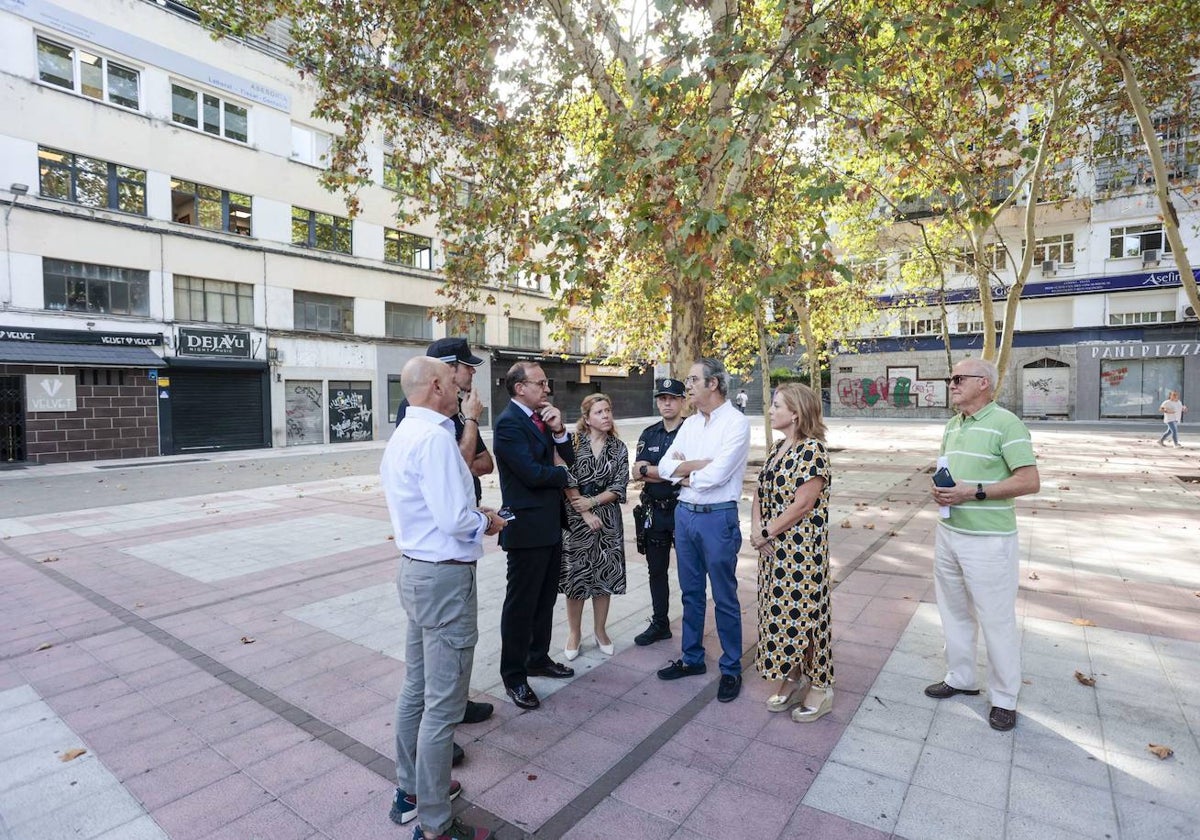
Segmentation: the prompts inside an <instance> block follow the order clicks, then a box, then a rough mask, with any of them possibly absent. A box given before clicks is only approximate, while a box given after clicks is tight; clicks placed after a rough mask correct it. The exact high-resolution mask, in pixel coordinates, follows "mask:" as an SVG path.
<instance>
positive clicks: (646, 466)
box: [638, 464, 650, 478]
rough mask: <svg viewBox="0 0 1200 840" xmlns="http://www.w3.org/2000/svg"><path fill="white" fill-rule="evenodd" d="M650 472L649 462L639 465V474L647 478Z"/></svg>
mask: <svg viewBox="0 0 1200 840" xmlns="http://www.w3.org/2000/svg"><path fill="white" fill-rule="evenodd" d="M649 472H650V465H649V464H642V465H641V466H640V467H638V475H640V476H641V477H642V478H645V477H646V474H647V473H649Z"/></svg>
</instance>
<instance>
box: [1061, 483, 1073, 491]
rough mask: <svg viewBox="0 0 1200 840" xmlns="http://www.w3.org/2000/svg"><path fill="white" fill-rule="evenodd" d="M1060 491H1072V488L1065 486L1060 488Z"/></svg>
mask: <svg viewBox="0 0 1200 840" xmlns="http://www.w3.org/2000/svg"><path fill="white" fill-rule="evenodd" d="M1058 489H1059V490H1070V489H1071V488H1070V487H1068V486H1067V485H1065V484H1064V485H1063V486H1062V487H1059V488H1058Z"/></svg>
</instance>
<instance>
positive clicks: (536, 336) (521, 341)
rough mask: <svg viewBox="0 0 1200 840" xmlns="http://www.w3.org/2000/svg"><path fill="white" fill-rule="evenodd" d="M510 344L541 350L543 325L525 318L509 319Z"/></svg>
mask: <svg viewBox="0 0 1200 840" xmlns="http://www.w3.org/2000/svg"><path fill="white" fill-rule="evenodd" d="M508 346H509V347H520V348H522V349H524V350H539V349H541V346H542V325H541V323H540V322H538V321H529V320H526V319H525V318H509V319H508Z"/></svg>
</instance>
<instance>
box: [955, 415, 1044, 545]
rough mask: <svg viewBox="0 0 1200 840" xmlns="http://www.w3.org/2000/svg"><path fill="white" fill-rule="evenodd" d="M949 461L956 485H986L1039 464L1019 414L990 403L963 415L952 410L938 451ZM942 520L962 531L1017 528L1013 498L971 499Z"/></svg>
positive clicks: (1002, 531)
mask: <svg viewBox="0 0 1200 840" xmlns="http://www.w3.org/2000/svg"><path fill="white" fill-rule="evenodd" d="M941 454H943V455H945V456H946V458H947V460H948V461H949V463H950V475H951V476H952V477H953V478H954V480H955V481H956V482H958V483H960V484H982V485H983V489H984V490H987V487H988V485H989V484H995V483H996V482H997V481H1003V480H1004V479H1006V478H1008V477H1009V476H1010V475H1012V474H1013V470H1015V469H1017V468H1018V467H1031V466H1034V465H1035V464H1036V463H1037V458H1036V457H1034V454H1033V442H1032V441H1031V440H1030V438H1029V429H1027V428H1025V424H1024V423H1022V422H1021V420H1020V418H1018V417H1017V415H1015V414H1013V413H1012V412H1011V411H1009V410H1008V409H1005V408H1001V407H1000V406H998V405H996V403H994V402H990V403H988V404H987V405H985V406H984V407H983V408H981V409H979V411H977V412H975V413H974V414H972V415H971V416H970V417H967V416H966V415H964V414H956V415H955V416H954V417H953V418H952V419H951V420H950V422H949V423H947V424H946V431H945V432H944V433H943V434H942V451H941ZM940 522H941V525H942V526H943V527H945V528H949V529H950V530H951V531H958V532H959V533H963V534H986V535H1001V534H1015V533H1016V532H1017V514H1016V509H1015V505H1014V503H1013V500H1012V499H986V500H984V501H982V502H980V501H976V500H975V499H971V500H970V501H968V502H964V503H963V504H961V505H954V506H953V507H951V508H950V518H949V519H942V520H940Z"/></svg>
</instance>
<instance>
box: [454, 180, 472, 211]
mask: <svg viewBox="0 0 1200 840" xmlns="http://www.w3.org/2000/svg"><path fill="white" fill-rule="evenodd" d="M453 181H454V201H455V202H456V203H457V204H458V206H459V207H466V206H467V205H469V204H470V203H471V199H472V198H473V197H474V196H475V185H474V184H473V183H471V182H470V181H467V180H465V179H463V178H454V179H453Z"/></svg>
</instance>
